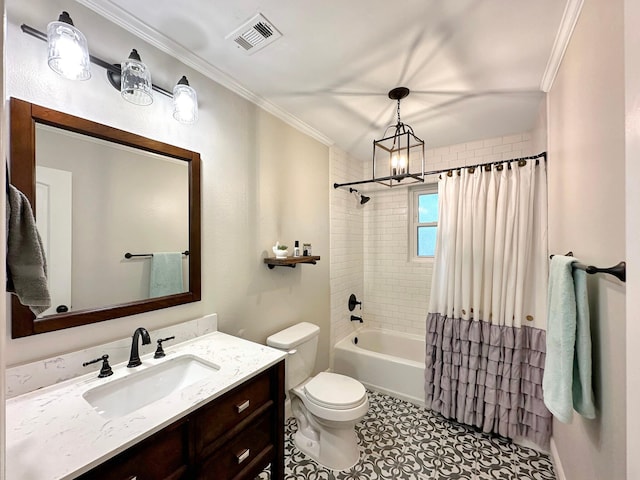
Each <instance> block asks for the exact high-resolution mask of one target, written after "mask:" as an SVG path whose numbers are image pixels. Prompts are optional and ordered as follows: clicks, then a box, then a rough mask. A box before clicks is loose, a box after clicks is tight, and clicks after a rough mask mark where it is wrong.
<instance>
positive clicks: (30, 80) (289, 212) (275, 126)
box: [5, 0, 330, 369]
mask: <svg viewBox="0 0 640 480" xmlns="http://www.w3.org/2000/svg"><path fill="white" fill-rule="evenodd" d="M7 9H8V12H9V21H10V23H9V26H8V37H7V58H6V63H5V71H6V72H7V73H6V75H7V81H8V85H7V95H8V96H15V97H19V98H22V99H25V100H28V101H32V102H34V103H38V104H41V105H44V106H47V107H51V108H54V109H57V110H62V111H65V112H67V113H71V114H73V115H77V116H81V117H85V118H89V119H91V120H93V121H97V122H100V123H104V124H107V125H110V126H114V127H116V128H120V129H123V130H128V131H131V132H134V133H136V134H139V135H143V136H146V137H150V138H153V139H156V140H160V141H163V142H166V143H170V144H174V145H177V146H180V147H183V148H187V149H189V150H194V151H196V152H199V153H200V154H201V157H202V250H203V251H202V301H201V302H197V303H193V304H188V305H182V306H178V307H173V308H168V309H164V310H160V311H156V312H149V313H146V314H142V315H138V316H135V317H125V318H120V319H115V320H111V321H107V322H100V323H98V324H94V325H88V326H83V327H77V328H73V329H67V330H62V331H58V332H53V333H46V334H41V335H34V336H31V337H27V338H22V339H15V340H11V339H9V340H8V342H7V348H6V352H5V353H6V359H7V363H8V365H15V364H20V363H24V362H27V361H33V360H35V359H38V358H47V357H50V356H52V355H55V354H58V353H61V352H69V351H75V350H79V349H81V348H85V347H87V346H91V345H99V344H102V343H106V342H109V341H111V340H115V339H118V338H124V337H127V336H130V335H131V333H132V331H133V329H134V328H135V327H137V326H139V325H143V326H146V327H148V328H150V329H151V328H153V329H157V328H161V327H164V326H167V325H172V324H176V323H178V322H181V321H184V320H188V319H192V318H197V317H200V316H202V315H204V314H207V313H211V312H217V313H218V314H219V329H220V330H221V331H224V332H227V333H230V334H233V335H239V336H243V337H245V338H248V339H251V340H255V341H258V342H264V340H265V339H266V337H267V336H268V335H269V334H271V333H273V332H275V331H277V330H279V329H281V328H284V327H286V326H289V325H291V324H293V323H294V322H297V321H300V320H308V321H311V322H313V323H316V324H318V325H319V326H320V327H321V332H322V333H321V339H320V347H319V350H320V351H319V356H318V364H317V366H318V368H319V369H324V368H327V367H328V364H329V349H328V345H329V327H330V310H329V257H328V255H329V205H328V201H327V198H328V195H329V188H330V184H329V149H328V147H327V146H325V145H323V144H320V143H319V142H318V141H316V140H314V139H312V138H310V137H308V136H307V135H304V134H302V133H300V132H299V131H298V130H295V129H294V128H292V127H291V126H289V125H287V124H285V123H284V122H282V121H280V120H278V119H276V118H275V117H273V116H272V115H270V114H268V113H266V112H265V111H264V110H262V109H260V108H258V107H256V106H255V105H254V104H252V103H250V102H248V101H246V100H245V99H243V98H241V97H239V96H238V95H236V94H234V93H232V92H230V91H228V90H227V89H225V88H223V87H221V86H220V85H219V84H217V83H215V82H213V81H211V80H209V79H207V78H206V77H204V76H203V75H201V74H199V73H198V72H196V71H194V70H191V69H189V68H187V67H185V66H184V65H183V64H181V63H179V62H178V61H177V60H175V59H174V58H172V57H170V56H168V55H166V54H164V53H162V52H160V51H158V50H157V49H155V48H153V47H151V46H149V45H147V44H145V42H143V41H142V40H140V39H137V38H135V37H133V36H132V35H131V34H129V33H127V32H126V31H124V30H122V29H121V28H119V27H117V26H116V25H114V24H111V23H109V22H107V21H106V20H104V19H103V18H102V17H100V16H98V15H96V14H94V13H93V12H92V11H90V10H88V9H86V8H84V7H82V6H81V5H79V4H78V3H76V2H73V1H72V0H35V1H30V2H28V5H27V2H22V1H21V0H12V1H11V2H9V4H8V5H7ZM62 10H67V11H69V13H70V14H71V17H72V18H73V20H74V23H75V25H76V26H77V27H78V28H80V29H81V30H83V31H84V33H85V35H86V36H87V37H88V41H89V45H90V49H91V51H92V53H93V54H94V55H96V56H98V57H101V58H104V59H105V60H108V61H114V62H119V61H121V60H122V59H123V58H124V57H125V56H126V55H128V53H129V51H130V50H131V48H134V47H135V48H137V50H138V52H139V53H140V55H141V56H142V59H143V61H144V62H145V63H146V64H147V65H148V66H149V68H150V69H151V71H152V77H153V79H154V82H155V83H157V84H158V85H160V86H162V87H164V88H168V89H171V88H172V86H173V84H175V82H176V81H177V80H178V79H179V78H180V76H181V75H183V74H186V75H187V77H188V78H189V81H190V83H191V85H192V86H193V87H194V88H195V89H196V90H197V91H198V96H199V105H200V118H199V121H198V123H196V124H195V125H193V126H188V125H181V124H179V123H177V122H176V121H175V120H173V118H172V117H171V100H170V99H169V98H166V97H164V96H161V95H156V96H155V100H154V103H153V104H152V105H150V106H148V107H138V106H135V105H132V104H129V103H127V102H125V101H123V100H122V99H121V98H120V97H119V94H118V92H117V91H116V90H114V89H113V88H112V87H111V86H110V85H109V84H108V82H107V80H106V76H105V74H104V71H103V70H102V69H100V68H99V67H96V66H93V70H92V71H93V76H92V78H91V79H90V80H89V81H86V82H71V81H69V80H65V79H63V78H61V77H59V76H57V75H56V74H55V73H53V72H52V71H51V70H50V69H49V68H48V67H47V65H46V44H45V43H44V42H42V41H40V40H37V39H35V38H33V37H31V36H28V35H26V34H24V33H22V32H21V31H20V29H19V25H20V24H22V23H27V24H29V25H31V26H33V27H35V28H38V29H40V30H44V29H45V28H46V25H45V24H42V22H40V21H37V18H40V17H41V16H43V15H46V17H47V18H49V19H54V18H57V16H58V15H59V13H60V11H62ZM34 16H35V17H36V18H33V17H34ZM36 21H37V23H35V22H36ZM296 239H298V240H300V241H301V242H304V241H306V242H311V243H312V244H313V248H314V254H316V255H320V256H322V260H321V261H320V262H318V264H317V265H315V266H312V265H299V266H298V267H297V268H295V269H290V268H276V269H274V270H269V269H268V268H267V267H266V265H265V264H264V263H263V258H264V257H266V256H267V255H270V254H271V246H272V245H273V244H274V243H275V242H276V240H280V241H281V242H287V243H292V242H293V241H294V240H296ZM7 328H8V327H7Z"/></svg>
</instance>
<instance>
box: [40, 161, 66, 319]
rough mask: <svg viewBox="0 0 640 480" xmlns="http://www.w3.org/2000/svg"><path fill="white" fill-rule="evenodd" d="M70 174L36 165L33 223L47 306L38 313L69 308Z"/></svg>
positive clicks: (52, 312) (55, 311)
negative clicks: (42, 259)
mask: <svg viewBox="0 0 640 480" xmlns="http://www.w3.org/2000/svg"><path fill="white" fill-rule="evenodd" d="M71 191H72V174H71V172H68V171H65V170H59V169H56V168H48V167H42V166H37V167H36V205H37V209H38V211H37V214H36V226H37V228H38V231H39V232H40V236H41V237H42V244H43V247H44V251H45V257H46V259H47V280H48V284H49V293H50V295H51V307H50V308H48V309H47V310H45V311H44V312H43V313H42V314H40V316H45V315H52V314H55V313H57V312H59V311H61V310H60V309H62V311H65V308H66V309H68V310H71V250H72V240H71V238H72V236H71V232H72V230H71V228H72V223H71V222H72V213H71V211H72V208H71V207H72V196H71V195H72V194H71Z"/></svg>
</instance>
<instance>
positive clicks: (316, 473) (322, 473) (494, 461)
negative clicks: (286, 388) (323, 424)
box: [258, 391, 556, 480]
mask: <svg viewBox="0 0 640 480" xmlns="http://www.w3.org/2000/svg"><path fill="white" fill-rule="evenodd" d="M368 393H369V401H370V408H369V412H368V413H367V415H366V417H365V418H364V419H363V420H362V421H361V422H360V423H359V424H358V425H357V427H356V430H357V433H358V441H359V444H360V449H361V455H360V461H359V462H358V463H357V464H356V465H355V466H354V467H353V468H351V469H350V470H345V471H342V472H334V471H332V470H329V469H327V468H324V467H321V466H319V465H318V464H317V463H315V462H314V461H313V460H311V459H310V458H309V457H307V456H306V455H304V454H303V453H301V452H300V451H299V450H298V449H297V448H296V447H295V446H294V444H293V434H294V433H295V431H296V423H295V420H294V419H293V418H290V419H288V420H287V424H286V429H285V478H286V479H287V480H387V479H388V480H399V479H402V480H426V479H430V480H431V479H437V480H441V479H465V480H489V479H499V480H555V478H556V477H555V474H554V471H553V465H552V463H551V460H550V459H549V457H548V456H547V455H545V454H542V453H539V452H537V451H536V450H533V449H530V448H525V447H521V446H519V445H516V444H514V443H511V442H510V441H508V440H506V439H504V438H501V437H495V436H491V435H486V434H483V433H478V432H476V431H475V430H474V429H472V428H470V427H467V426H465V425H461V424H458V423H455V422H451V421H449V420H446V419H444V418H443V417H441V416H440V415H438V414H435V413H432V412H430V411H429V410H426V409H424V408H421V407H418V406H416V405H413V404H411V403H408V402H405V401H402V400H399V399H396V398H393V397H390V396H388V395H384V394H381V393H378V392H372V391H369V392H368ZM258 479H259V480H268V479H269V473H268V472H266V471H265V472H263V473H262V474H261V475H260V476H259V477H258Z"/></svg>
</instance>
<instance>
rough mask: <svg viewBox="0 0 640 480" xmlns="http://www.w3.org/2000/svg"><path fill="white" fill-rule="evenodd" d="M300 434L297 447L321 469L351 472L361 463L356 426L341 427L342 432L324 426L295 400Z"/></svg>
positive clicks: (298, 400) (293, 405) (298, 432)
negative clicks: (350, 470)
mask: <svg viewBox="0 0 640 480" xmlns="http://www.w3.org/2000/svg"><path fill="white" fill-rule="evenodd" d="M291 407H292V411H293V415H294V417H295V418H296V423H297V426H298V431H297V432H296V433H295V435H294V437H293V442H294V444H295V446H296V447H297V448H298V450H300V451H301V452H303V453H304V454H306V455H308V456H309V457H311V458H312V459H313V460H315V461H316V462H317V463H319V464H320V465H322V466H324V467H327V468H329V469H331V470H337V471H341V470H348V469H350V468H351V467H353V466H354V465H355V464H356V463H358V460H359V459H360V449H359V448H358V437H357V435H356V431H355V422H353V423H352V422H348V423H347V424H342V425H340V428H334V427H333V426H330V425H326V424H322V425H321V424H320V421H319V420H318V419H317V418H315V417H314V416H313V415H312V414H311V413H309V411H308V410H307V409H306V408H305V407H304V404H303V403H302V401H301V400H300V399H299V398H297V397H294V398H293V399H292V402H291Z"/></svg>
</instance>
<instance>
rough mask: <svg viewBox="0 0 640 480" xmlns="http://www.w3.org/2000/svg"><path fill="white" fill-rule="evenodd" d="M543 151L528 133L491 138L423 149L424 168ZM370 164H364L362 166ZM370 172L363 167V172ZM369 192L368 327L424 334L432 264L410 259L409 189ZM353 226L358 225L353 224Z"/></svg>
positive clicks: (366, 224) (366, 227)
mask: <svg viewBox="0 0 640 480" xmlns="http://www.w3.org/2000/svg"><path fill="white" fill-rule="evenodd" d="M542 151H544V148H542V149H541V150H538V151H533V149H532V135H531V133H528V132H527V133H522V134H517V135H509V136H505V137H497V138H489V139H485V140H479V141H474V142H467V143H462V144H458V145H451V146H447V147H440V148H436V149H429V150H427V152H426V170H440V169H445V168H454V167H459V166H464V165H474V164H478V163H487V162H494V161H499V160H508V159H512V158H518V157H523V156H529V155H534V154H538V153H541V152H542ZM369 165H370V164H369V162H365V167H364V168H365V169H367V168H370V167H369ZM370 175H371V171H370V170H368V169H367V172H366V174H365V176H370ZM363 177H364V176H363ZM358 179H360V178H358ZM351 180H354V177H352V178H351ZM427 182H437V178H436V177H431V178H428V179H427ZM363 190H364V189H363ZM368 192H369V193H367V194H368V195H370V196H371V201H369V203H367V204H366V205H365V206H364V224H363V228H364V238H363V242H364V245H363V248H364V308H363V313H364V319H365V322H366V325H368V326H371V327H374V328H384V329H388V330H395V331H402V332H409V333H415V334H420V335H424V334H425V329H426V317H427V308H428V305H429V296H430V292H431V275H432V269H433V262H432V261H420V262H418V261H410V260H409V253H408V238H409V237H408V235H409V229H408V227H407V225H408V222H409V201H410V192H411V190H410V188H404V187H403V188H397V187H396V188H384V189H380V188H378V189H372V188H371V187H369V189H368ZM354 228H359V226H358V225H357V224H355V225H354Z"/></svg>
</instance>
